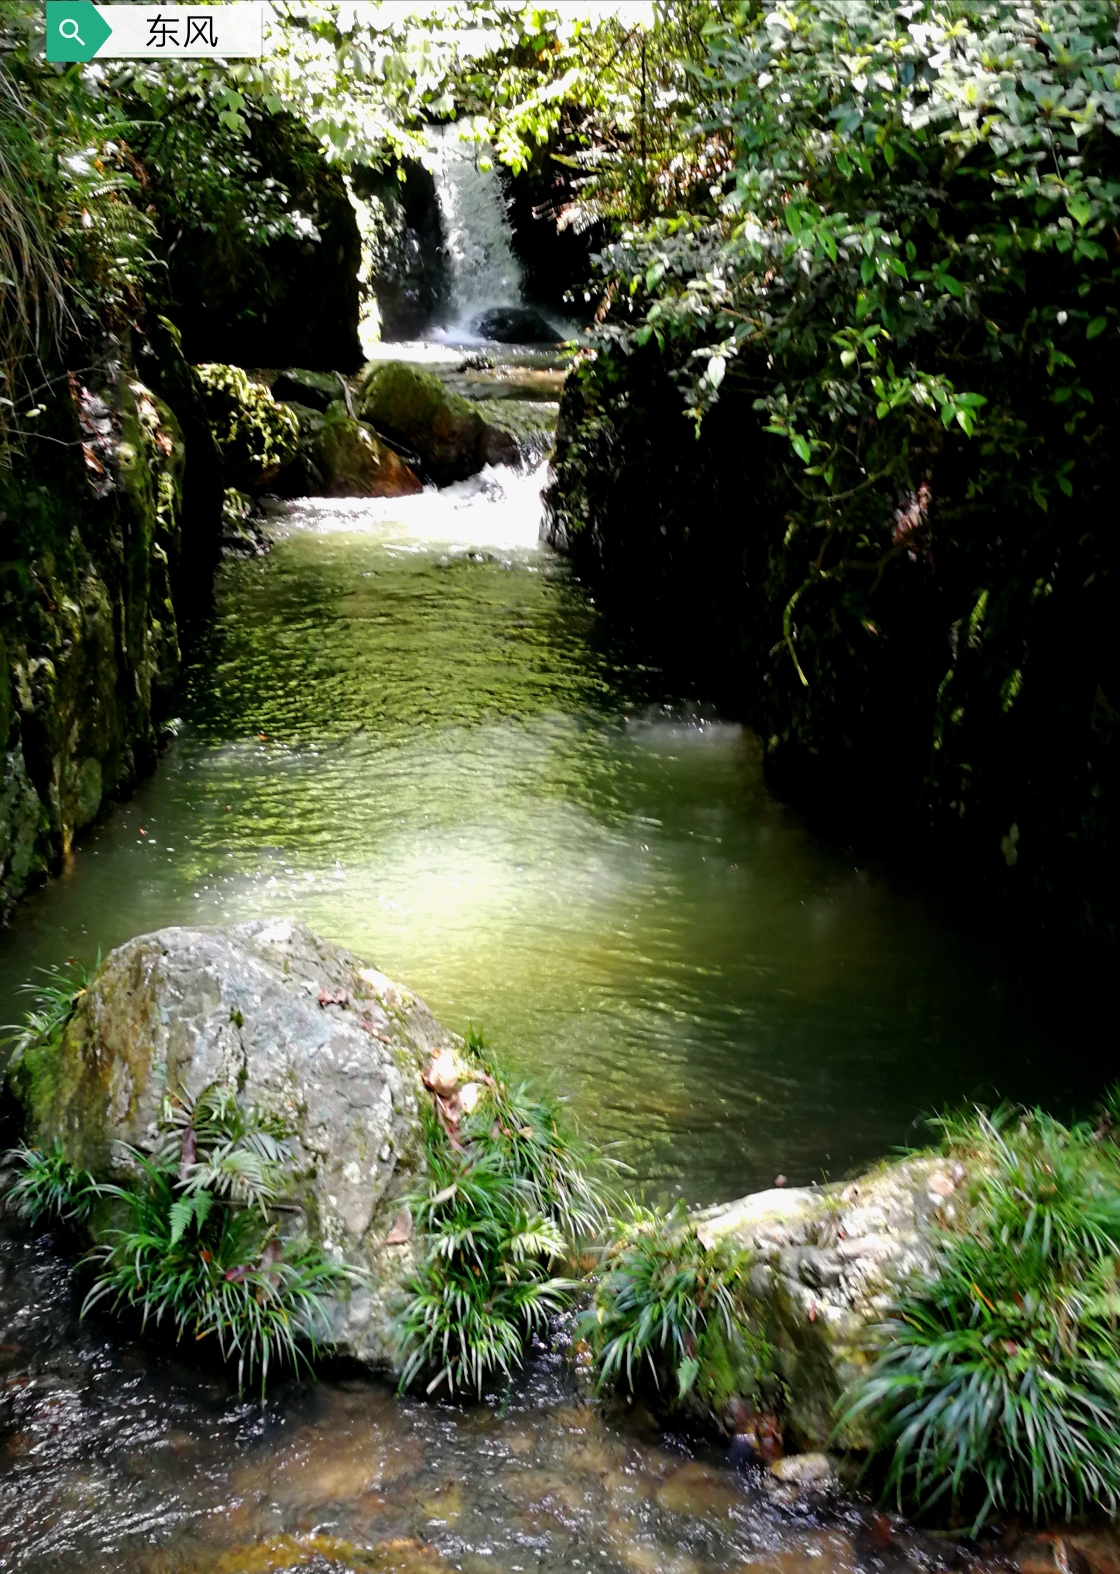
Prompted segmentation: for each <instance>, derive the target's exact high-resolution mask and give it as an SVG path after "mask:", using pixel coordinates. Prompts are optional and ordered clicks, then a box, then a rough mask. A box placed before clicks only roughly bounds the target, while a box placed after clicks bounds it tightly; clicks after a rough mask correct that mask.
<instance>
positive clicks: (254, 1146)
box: [9, 1084, 356, 1388]
mask: <svg viewBox="0 0 1120 1574" xmlns="http://www.w3.org/2000/svg"><path fill="white" fill-rule="evenodd" d="M129 1153H130V1158H131V1162H132V1165H133V1167H134V1172H135V1182H134V1184H133V1185H131V1186H118V1185H109V1184H98V1183H96V1182H94V1181H93V1179H92V1177H90V1176H87V1175H82V1174H78V1173H76V1172H75V1171H74V1169H73V1167H72V1166H71V1165H70V1164H69V1162H68V1161H67V1159H66V1157H65V1154H64V1152H63V1149H62V1145H61V1143H57V1142H56V1144H55V1147H54V1149H53V1150H52V1152H51V1153H49V1154H44V1153H41V1152H38V1151H36V1150H35V1149H32V1148H27V1147H24V1148H21V1149H18V1150H17V1151H16V1155H15V1156H16V1158H17V1159H18V1160H19V1162H20V1164H21V1166H22V1169H23V1173H22V1174H21V1175H20V1176H19V1178H18V1179H17V1180H16V1182H15V1184H14V1186H13V1187H12V1189H11V1191H10V1192H9V1204H10V1206H12V1207H13V1208H14V1210H15V1211H16V1212H17V1213H19V1214H20V1215H21V1216H22V1217H23V1218H25V1219H27V1220H28V1221H29V1222H38V1221H40V1220H42V1221H44V1222H49V1221H53V1220H56V1219H62V1220H68V1221H84V1220H85V1219H87V1218H88V1217H89V1214H90V1211H91V1209H92V1207H93V1206H94V1204H95V1203H96V1202H98V1201H100V1200H102V1199H112V1200H114V1201H116V1203H117V1204H118V1205H119V1206H120V1207H121V1208H122V1209H123V1211H124V1213H125V1216H126V1218H127V1221H128V1222H127V1224H126V1225H125V1226H124V1227H123V1228H118V1229H114V1230H111V1231H110V1232H108V1238H107V1239H106V1241H105V1242H104V1243H103V1244H102V1245H100V1246H98V1247H95V1248H94V1250H93V1251H92V1252H91V1253H90V1254H89V1257H88V1259H87V1261H88V1262H90V1263H92V1264H94V1265H95V1269H96V1274H95V1278H94V1282H93V1285H92V1286H91V1288H90V1290H89V1293H88V1294H87V1296H86V1298H85V1302H84V1304H83V1306H82V1314H83V1316H84V1315H85V1314H86V1312H88V1311H90V1310H91V1309H92V1308H94V1307H96V1306H99V1305H103V1304H104V1305H107V1306H108V1307H109V1308H110V1309H111V1310H113V1311H121V1310H124V1309H131V1310H133V1311H135V1312H137V1313H139V1316H140V1321H141V1326H142V1327H144V1328H147V1327H148V1325H149V1324H152V1325H154V1326H155V1327H156V1328H167V1329H169V1330H170V1331H172V1332H173V1333H174V1335H175V1337H176V1338H177V1339H183V1338H187V1337H190V1338H193V1339H205V1338H207V1337H210V1336H212V1337H213V1338H214V1340H215V1342H216V1343H217V1346H218V1348H219V1350H220V1351H221V1355H222V1358H223V1360H225V1361H229V1362H236V1365H237V1376H238V1383H239V1385H241V1386H243V1385H244V1383H245V1382H246V1381H247V1380H250V1381H251V1380H252V1379H253V1378H254V1377H258V1376H259V1378H260V1381H261V1385H262V1388H263V1386H264V1383H265V1382H266V1380H267V1377H268V1373H269V1369H270V1367H272V1366H274V1365H275V1364H276V1363H277V1362H278V1361H280V1362H285V1363H288V1364H290V1365H293V1366H300V1365H304V1366H309V1365H310V1361H311V1359H312V1358H313V1357H314V1355H315V1354H316V1353H317V1352H318V1350H319V1349H320V1347H321V1345H322V1343H323V1342H324V1341H325V1340H327V1339H329V1336H330V1326H329V1322H328V1318H327V1310H326V1304H325V1303H326V1298H327V1297H332V1296H339V1295H345V1294H347V1293H348V1292H349V1289H350V1286H351V1284H352V1283H353V1281H354V1279H355V1277H356V1275H355V1271H354V1270H353V1269H351V1268H348V1267H345V1266H341V1265H339V1264H336V1263H332V1262H330V1261H329V1260H328V1259H327V1258H325V1257H324V1256H323V1254H322V1252H321V1251H319V1249H318V1248H317V1247H314V1246H312V1245H310V1244H308V1243H306V1242H299V1241H296V1242H292V1241H287V1240H281V1238H280V1234H279V1231H278V1229H277V1226H276V1223H275V1219H274V1211H275V1205H276V1203H277V1200H278V1198H279V1196H280V1194H281V1192H282V1191H283V1188H284V1180H285V1174H284V1171H285V1165H286V1163H287V1161H288V1159H289V1157H290V1143H289V1141H288V1139H287V1137H286V1136H285V1135H284V1133H283V1131H282V1129H281V1128H280V1127H279V1126H278V1125H277V1124H276V1123H275V1122H274V1121H272V1120H270V1119H269V1118H268V1117H267V1116H265V1115H262V1114H261V1112H260V1111H258V1110H256V1109H252V1108H247V1107H246V1106H244V1105H243V1104H242V1103H241V1102H240V1101H239V1099H238V1097H237V1094H236V1092H235V1091H234V1090H233V1089H232V1088H229V1087H226V1086H222V1085H220V1084H212V1085H211V1086H209V1087H207V1088H205V1089H203V1091H202V1092H201V1093H200V1094H199V1096H198V1098H197V1099H194V1100H191V1099H189V1098H187V1097H186V1096H185V1095H181V1096H179V1097H177V1098H168V1099H167V1100H166V1101H165V1104H164V1109H163V1120H162V1129H161V1132H160V1139H159V1142H158V1143H157V1145H156V1147H155V1149H154V1151H153V1152H152V1153H151V1154H146V1153H141V1152H139V1151H138V1150H136V1149H131V1150H129Z"/></svg>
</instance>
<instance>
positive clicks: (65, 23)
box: [58, 16, 86, 49]
mask: <svg viewBox="0 0 1120 1574" xmlns="http://www.w3.org/2000/svg"><path fill="white" fill-rule="evenodd" d="M67 28H69V29H70V31H69V32H67V31H66V29H67ZM58 31H59V32H60V33H61V34H62V36H63V38H72V39H73V40H74V42H75V43H76V44H81V46H82V48H83V49H84V48H85V47H86V42H85V39H84V38H83V37H82V36H81V34H80V33H79V32H78V24H77V22H75V20H74V18H73V17H72V16H68V17H65V18H64V19H63V20H62V21H61V22H60V23H59V24H58Z"/></svg>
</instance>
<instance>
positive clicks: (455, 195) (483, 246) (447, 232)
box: [430, 125, 522, 329]
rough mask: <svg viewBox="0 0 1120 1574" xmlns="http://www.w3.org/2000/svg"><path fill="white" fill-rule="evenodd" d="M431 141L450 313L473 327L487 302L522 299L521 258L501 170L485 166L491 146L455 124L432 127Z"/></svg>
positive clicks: (517, 302)
mask: <svg viewBox="0 0 1120 1574" xmlns="http://www.w3.org/2000/svg"><path fill="white" fill-rule="evenodd" d="M430 145H431V148H432V152H433V155H434V162H433V166H432V174H433V176H434V177H435V183H436V196H437V197H438V199H439V206H440V213H441V216H442V219H443V229H444V246H445V251H446V256H447V263H448V270H449V272H450V275H451V316H452V320H453V322H454V323H455V324H456V325H457V326H460V325H461V326H462V327H464V328H468V329H469V327H470V324H471V322H472V321H473V320H474V319H475V318H477V317H478V316H479V314H480V313H481V312H483V311H485V310H486V308H487V307H490V306H516V305H520V303H521V287H522V275H521V264H520V263H519V262H518V260H517V258H516V257H515V256H514V252H513V244H512V231H511V229H510V223H509V214H508V213H507V211H506V200H505V196H504V195H503V192H502V184H501V181H500V179H499V177H498V172H497V170H496V169H494V168H493V167H491V168H490V169H482V168H480V160H481V159H484V158H485V157H486V150H485V149H484V148H482V147H480V146H479V144H478V143H477V142H469V141H464V140H463V139H462V138H461V137H460V135H459V128H458V126H455V125H451V126H435V127H433V128H432V130H431V132H430Z"/></svg>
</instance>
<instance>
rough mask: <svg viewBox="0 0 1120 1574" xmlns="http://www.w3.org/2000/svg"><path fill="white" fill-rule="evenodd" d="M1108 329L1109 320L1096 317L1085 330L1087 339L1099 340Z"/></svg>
mask: <svg viewBox="0 0 1120 1574" xmlns="http://www.w3.org/2000/svg"><path fill="white" fill-rule="evenodd" d="M1107 327H1108V318H1107V317H1094V318H1093V320H1092V322H1091V323H1090V324H1089V326H1088V327H1087V328H1086V330H1085V337H1086V338H1087V339H1099V338H1100V336H1101V334H1102V333H1103V332H1104V330H1105V329H1106V328H1107Z"/></svg>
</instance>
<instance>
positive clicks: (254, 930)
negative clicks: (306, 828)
mask: <svg viewBox="0 0 1120 1574" xmlns="http://www.w3.org/2000/svg"><path fill="white" fill-rule="evenodd" d="M457 1043H458V1041H456V1040H454V1039H453V1037H452V1035H450V1034H448V1033H446V1032H445V1031H444V1030H443V1029H442V1028H441V1027H440V1026H439V1024H438V1023H437V1022H436V1021H435V1020H434V1019H433V1018H432V1016H431V1015H430V1013H429V1012H428V1009H427V1007H426V1006H425V1005H424V1003H423V1002H422V1001H420V1000H418V999H417V998H416V997H415V996H414V995H412V994H411V993H410V992H409V991H408V990H407V989H404V988H402V987H401V986H399V985H396V984H393V983H391V982H390V980H389V979H387V978H386V977H385V976H384V975H383V974H381V973H378V972H376V971H375V970H373V969H371V968H369V967H367V966H366V965H365V964H364V963H363V962H361V961H360V960H359V958H357V957H356V956H353V955H352V954H351V953H350V952H348V951H344V950H342V949H341V948H339V947H337V946H332V945H328V944H326V943H325V942H323V941H320V940H317V939H316V938H315V937H314V935H312V934H311V933H310V932H309V931H308V930H307V929H306V928H305V927H304V926H303V925H302V924H298V923H293V922H291V921H289V920H285V919H277V920H272V921H267V922H266V921H258V922H254V923H248V924H238V925H236V926H234V927H232V928H229V929H209V930H207V929H164V930H160V931H158V932H157V933H155V934H150V935H141V936H140V937H139V938H137V939H135V940H130V941H129V942H128V943H127V944H125V945H123V946H120V947H119V948H118V949H117V950H116V951H113V952H112V953H111V954H110V955H109V957H108V958H107V960H106V961H105V962H104V963H103V965H102V966H101V968H100V969H99V971H98V973H97V974H96V976H95V978H94V979H93V981H92V982H91V984H90V986H89V988H88V990H87V992H86V993H85V995H84V996H83V997H82V999H81V1001H80V1003H79V1005H78V1007H77V1009H76V1011H75V1013H74V1015H73V1017H72V1018H71V1020H70V1022H69V1024H68V1026H67V1028H66V1030H65V1033H64V1034H63V1035H62V1036H61V1038H60V1039H57V1038H56V1039H55V1040H53V1041H50V1042H48V1043H46V1044H43V1045H39V1046H36V1047H35V1048H34V1049H31V1050H28V1051H27V1052H25V1053H24V1054H22V1055H21V1056H19V1057H17V1059H16V1060H15V1061H14V1062H13V1066H12V1068H11V1071H10V1085H11V1087H12V1089H13V1091H14V1092H15V1093H16V1095H17V1097H18V1098H19V1099H20V1101H21V1103H22V1104H23V1107H24V1109H25V1110H26V1112H27V1116H28V1128H29V1137H30V1138H31V1140H32V1141H34V1142H37V1143H38V1144H40V1145H41V1146H46V1145H48V1144H50V1143H53V1141H54V1140H55V1138H59V1139H61V1141H62V1142H63V1144H64V1146H65V1149H66V1152H67V1155H68V1157H69V1158H70V1159H71V1161H72V1162H73V1163H74V1164H75V1165H77V1166H78V1167H79V1168H82V1169H88V1170H91V1171H92V1172H93V1173H94V1175H96V1176H98V1177H111V1178H114V1179H116V1180H125V1179H127V1176H128V1173H129V1170H128V1163H129V1161H128V1157H127V1152H126V1151H125V1150H124V1149H123V1144H128V1145H130V1146H132V1147H138V1148H141V1149H144V1148H149V1147H150V1146H151V1145H152V1143H153V1142H154V1140H155V1138H156V1133H157V1122H158V1119H159V1116H160V1110H161V1106H162V1101H163V1098H164V1094H165V1093H166V1092H167V1091H168V1090H169V1089H170V1090H175V1089H178V1088H181V1089H183V1090H184V1091H186V1092H188V1093H190V1094H192V1095H197V1094H198V1093H199V1092H200V1091H201V1089H202V1088H203V1087H205V1086H206V1085H207V1084H209V1083H211V1082H215V1081H220V1082H226V1083H232V1084H234V1085H236V1086H237V1087H238V1088H239V1089H240V1091H241V1094H242V1097H243V1098H244V1100H245V1101H246V1102H247V1103H249V1104H255V1105H257V1106H259V1107H260V1108H262V1109H264V1110H267V1111H269V1112H270V1113H272V1114H274V1115H276V1116H277V1117H278V1118H279V1119H280V1120H282V1121H283V1123H284V1125H285V1126H286V1127H287V1128H288V1130H289V1131H290V1132H291V1134H292V1137H293V1142H294V1158H293V1161H292V1166H291V1172H290V1189H289V1195H288V1197H287V1198H286V1199H285V1201H286V1202H287V1203H288V1204H289V1206H290V1208H291V1209H293V1210H294V1211H293V1212H290V1213H289V1214H288V1215H287V1217H288V1218H289V1219H290V1220H291V1225H290V1228H291V1231H292V1233H298V1232H300V1231H302V1230H306V1232H307V1234H308V1235H309V1236H310V1238H311V1239H312V1240H313V1241H315V1242H317V1243H318V1244H319V1245H320V1246H321V1247H322V1248H323V1250H324V1251H325V1252H326V1253H327V1254H328V1255H329V1256H331V1257H333V1258H335V1259H336V1260H344V1261H346V1262H348V1263H351V1264H352V1265H354V1266H355V1267H358V1268H361V1269H364V1270H366V1271H367V1272H368V1273H369V1275H370V1283H369V1287H368V1288H365V1287H362V1288H360V1289H355V1290H354V1291H353V1293H352V1294H351V1295H350V1297H349V1299H348V1300H346V1301H344V1302H341V1303H339V1304H338V1305H336V1306H335V1307H334V1308H333V1314H332V1328H333V1333H334V1337H335V1339H336V1342H337V1344H338V1345H339V1347H340V1349H341V1350H342V1351H343V1352H345V1353H348V1354H350V1355H352V1356H355V1357H356V1358H357V1359H359V1360H362V1361H367V1362H371V1363H374V1364H379V1365H388V1364H390V1361H391V1337H390V1330H389V1310H388V1303H389V1302H390V1300H391V1298H392V1296H393V1294H394V1293H395V1292H396V1290H397V1289H398V1287H399V1286H400V1285H401V1283H402V1282H403V1280H404V1279H405V1278H406V1277H407V1275H408V1273H409V1272H410V1271H411V1269H412V1267H413V1263H414V1246H413V1243H412V1242H411V1241H405V1242H403V1243H400V1244H396V1245H393V1246H388V1245H387V1244H386V1241H387V1237H388V1235H389V1234H390V1232H391V1230H392V1228H393V1225H394V1222H395V1221H396V1219H397V1216H398V1214H399V1211H400V1199H401V1195H402V1193H404V1192H407V1191H410V1190H411V1189H413V1188H414V1186H415V1185H416V1183H417V1178H418V1176H419V1175H420V1174H421V1173H422V1171H423V1166H424V1162H425V1160H424V1149H423V1138H422V1126H421V1121H420V1117H419V1113H418V1108H417V1099H418V1096H420V1095H421V1094H422V1089H421V1084H420V1079H419V1073H420V1071H421V1069H422V1068H423V1067H424V1066H426V1065H427V1064H428V1063H429V1061H430V1060H431V1059H432V1058H433V1056H435V1055H437V1054H438V1053H439V1052H440V1051H441V1050H445V1049H449V1048H451V1047H454V1046H456V1045H457Z"/></svg>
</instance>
